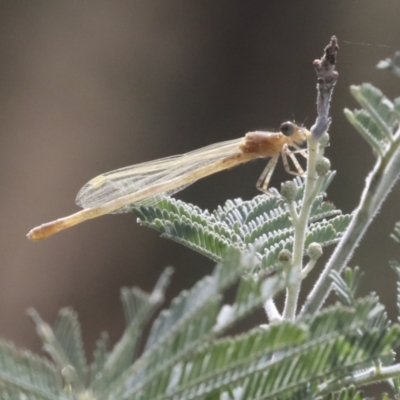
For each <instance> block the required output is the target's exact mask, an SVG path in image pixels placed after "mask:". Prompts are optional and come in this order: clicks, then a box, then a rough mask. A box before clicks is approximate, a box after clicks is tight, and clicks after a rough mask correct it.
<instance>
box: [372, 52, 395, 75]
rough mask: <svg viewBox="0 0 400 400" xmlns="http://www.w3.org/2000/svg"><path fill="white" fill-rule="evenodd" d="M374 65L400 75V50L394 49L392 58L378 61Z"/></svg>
mask: <svg viewBox="0 0 400 400" xmlns="http://www.w3.org/2000/svg"><path fill="white" fill-rule="evenodd" d="M376 67H377V68H379V69H387V70H389V71H391V72H393V73H394V74H395V75H396V76H399V77H400V51H396V53H394V56H393V57H392V58H386V59H385V60H382V61H379V63H378V65H377V66H376Z"/></svg>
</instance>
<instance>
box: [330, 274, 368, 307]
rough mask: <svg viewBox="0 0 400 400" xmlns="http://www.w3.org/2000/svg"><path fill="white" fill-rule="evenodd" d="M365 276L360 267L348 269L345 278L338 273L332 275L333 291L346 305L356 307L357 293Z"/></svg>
mask: <svg viewBox="0 0 400 400" xmlns="http://www.w3.org/2000/svg"><path fill="white" fill-rule="evenodd" d="M363 275H364V274H363V272H361V270H360V268H359V267H355V268H349V267H346V269H345V270H344V271H343V278H342V276H341V275H340V274H338V273H337V272H336V271H333V272H332V273H331V278H332V287H333V290H334V291H335V292H336V295H337V296H338V297H339V299H340V301H341V302H342V303H343V304H344V305H347V306H349V307H353V306H354V305H355V301H356V300H355V299H356V292H357V289H358V286H359V284H360V281H361V278H362V276H363Z"/></svg>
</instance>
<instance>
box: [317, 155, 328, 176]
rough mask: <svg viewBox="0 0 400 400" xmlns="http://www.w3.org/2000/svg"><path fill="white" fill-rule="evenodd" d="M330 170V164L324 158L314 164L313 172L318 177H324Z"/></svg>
mask: <svg viewBox="0 0 400 400" xmlns="http://www.w3.org/2000/svg"><path fill="white" fill-rule="evenodd" d="M330 169H331V162H330V161H329V160H328V159H327V158H326V157H321V158H320V159H319V160H318V161H317V163H316V164H315V170H316V171H317V174H318V175H319V176H325V175H326V174H327V173H328V172H329V170H330Z"/></svg>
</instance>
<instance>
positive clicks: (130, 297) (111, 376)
mask: <svg viewBox="0 0 400 400" xmlns="http://www.w3.org/2000/svg"><path fill="white" fill-rule="evenodd" d="M171 274H172V268H167V269H166V270H165V271H164V272H163V273H162V274H161V276H160V278H159V279H158V282H157V284H156V286H155V288H154V290H153V292H152V293H151V294H148V293H145V292H143V291H142V290H140V289H138V288H123V289H122V290H121V298H122V304H123V307H124V312H125V319H126V323H127V327H126V330H125V332H124V334H123V335H122V337H121V339H120V340H119V341H118V342H117V344H116V345H115V346H114V349H113V351H112V352H111V353H110V354H109V355H107V357H106V358H105V359H104V350H105V347H104V345H103V343H101V342H100V344H99V345H100V347H99V351H100V352H99V353H98V357H100V359H99V360H101V361H103V360H104V363H103V364H102V367H101V368H100V363H99V362H97V364H96V365H97V371H96V374H95V375H94V381H93V382H92V384H91V387H92V389H93V391H94V392H95V393H96V392H97V393H101V391H102V390H104V388H105V387H107V386H108V385H110V384H111V382H113V381H114V380H115V378H116V377H119V376H120V375H121V374H122V373H124V372H125V370H126V369H127V368H128V366H130V365H131V363H132V360H133V358H134V355H135V350H136V348H137V344H138V340H139V338H140V337H141V334H142V331H143V328H144V325H145V324H146V323H147V322H148V321H149V319H150V318H151V317H152V316H153V314H154V312H155V310H156V309H157V308H158V307H159V306H160V304H161V303H162V302H163V301H164V293H165V290H166V288H167V286H168V284H169V281H170V277H171ZM103 349H104V350H103ZM101 350H103V351H101Z"/></svg>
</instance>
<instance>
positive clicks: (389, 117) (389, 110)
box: [345, 83, 398, 155]
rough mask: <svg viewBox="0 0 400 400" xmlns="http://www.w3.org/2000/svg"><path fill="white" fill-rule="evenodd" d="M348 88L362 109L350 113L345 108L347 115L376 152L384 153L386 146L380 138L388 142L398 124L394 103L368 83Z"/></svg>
mask: <svg viewBox="0 0 400 400" xmlns="http://www.w3.org/2000/svg"><path fill="white" fill-rule="evenodd" d="M350 90H351V93H352V94H353V96H354V97H355V98H356V100H357V101H358V102H359V103H360V104H361V106H362V107H363V108H364V111H362V112H360V111H358V112H355V113H352V112H351V111H349V110H346V111H345V113H346V115H347V117H348V118H349V120H350V122H351V123H352V124H353V125H354V126H355V127H356V129H357V130H358V131H359V132H360V133H361V135H362V136H363V137H364V138H365V139H366V140H367V141H368V143H370V144H371V146H373V148H374V149H375V150H377V151H378V154H380V155H382V154H384V153H385V151H386V148H385V146H384V145H383V144H382V143H381V142H382V138H383V137H385V138H386V139H387V141H389V142H390V141H391V140H392V139H393V133H394V129H395V128H396V127H397V126H398V121H397V119H396V115H395V113H394V104H393V103H392V102H391V101H390V100H389V99H388V98H387V97H386V96H384V95H383V93H382V92H381V91H380V90H379V89H377V88H376V87H374V86H372V85H371V84H369V83H364V84H363V85H361V86H351V88H350Z"/></svg>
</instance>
